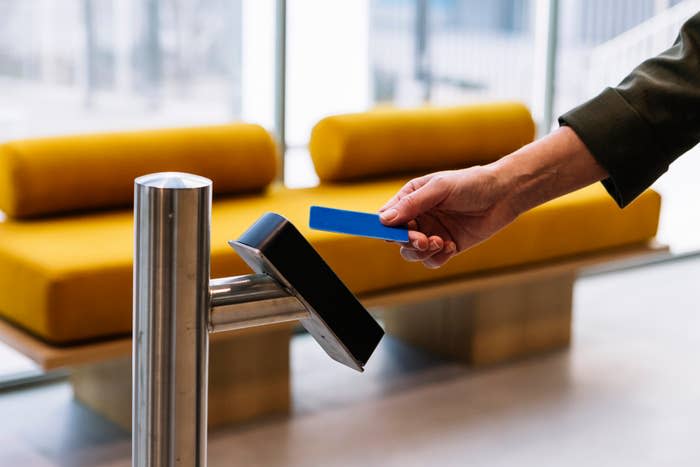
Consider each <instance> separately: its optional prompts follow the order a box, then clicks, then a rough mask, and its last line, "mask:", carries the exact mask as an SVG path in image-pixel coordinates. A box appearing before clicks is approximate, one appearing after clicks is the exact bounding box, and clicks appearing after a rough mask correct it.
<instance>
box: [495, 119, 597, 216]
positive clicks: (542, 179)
mask: <svg viewBox="0 0 700 467" xmlns="http://www.w3.org/2000/svg"><path fill="white" fill-rule="evenodd" d="M487 167H488V168H490V169H491V170H493V173H494V174H495V175H496V176H497V177H498V178H499V179H500V180H502V181H503V183H504V186H506V187H507V190H506V195H505V196H506V199H505V201H506V202H507V203H509V204H510V205H511V207H512V209H513V210H514V211H515V213H516V214H521V213H523V212H525V211H527V210H529V209H531V208H533V207H535V206H538V205H540V204H542V203H545V202H547V201H549V200H551V199H554V198H557V197H559V196H562V195H564V194H566V193H569V192H572V191H574V190H577V189H579V188H583V187H584V186H587V185H590V184H591V183H595V182H597V181H600V180H602V179H604V178H606V177H607V173H606V171H605V170H604V169H603V168H602V167H601V166H600V165H599V164H598V162H596V160H595V159H594V158H593V156H592V155H591V153H590V152H589V151H588V149H587V148H586V146H585V145H584V144H583V142H582V141H581V140H580V139H579V137H578V136H577V135H576V133H574V131H573V130H572V129H571V128H568V127H562V128H559V129H557V130H555V131H554V132H552V133H551V134H549V135H547V136H545V137H544V138H541V139H539V140H537V141H535V142H533V143H530V144H528V145H526V146H523V147H522V148H520V149H519V150H517V151H515V152H514V153H512V154H510V155H508V156H505V157H503V158H501V159H499V160H498V161H496V162H494V163H492V164H489V165H488V166H487Z"/></svg>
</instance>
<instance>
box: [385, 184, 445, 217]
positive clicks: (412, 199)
mask: <svg viewBox="0 0 700 467" xmlns="http://www.w3.org/2000/svg"><path fill="white" fill-rule="evenodd" d="M447 191H448V190H447V187H446V186H445V183H444V180H443V179H442V178H437V177H436V178H433V179H432V180H430V181H429V182H428V183H426V184H425V185H423V186H422V187H420V188H419V189H417V190H416V191H413V192H411V193H409V194H407V195H406V196H404V197H402V198H401V199H400V200H399V201H398V202H397V203H396V204H394V205H393V206H392V207H391V208H389V209H387V210H386V211H384V212H382V213H381V214H380V217H379V218H380V220H381V221H382V223H383V224H387V225H401V224H405V223H407V222H408V221H410V220H412V219H415V218H417V217H418V216H420V215H421V214H423V213H425V212H426V211H428V210H430V209H432V208H434V207H435V206H437V205H438V204H439V203H441V202H442V201H443V200H444V199H445V196H446V195H447Z"/></svg>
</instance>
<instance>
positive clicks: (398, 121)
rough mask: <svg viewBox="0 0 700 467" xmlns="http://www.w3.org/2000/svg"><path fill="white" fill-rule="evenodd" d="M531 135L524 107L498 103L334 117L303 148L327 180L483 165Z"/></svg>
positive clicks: (532, 130)
mask: <svg viewBox="0 0 700 467" xmlns="http://www.w3.org/2000/svg"><path fill="white" fill-rule="evenodd" d="M534 137H535V124H534V122H533V121H532V117H531V116H530V112H529V111H528V109H527V107H525V106H524V105H522V104H520V103H513V102H504V103H493V104H480V105H470V106H462V107H451V108H431V107H426V108H420V109H410V110H400V109H395V110H377V111H372V112H366V113H357V114H347V115H335V116H331V117H327V118H324V119H323V120H321V121H320V122H319V123H318V124H317V125H316V126H315V127H314V129H313V131H312V132H311V141H310V143H309V149H310V152H311V158H312V159H313V163H314V166H315V168H316V172H317V174H318V176H319V178H320V180H321V181H323V182H328V181H343V180H351V179H358V178H362V177H372V176H380V175H389V174H394V173H399V172H417V171H433V170H441V169H448V168H458V167H466V166H470V165H475V164H483V163H487V162H491V161H494V160H496V159H498V158H500V157H501V156H503V155H505V154H508V153H509V152H512V151H514V150H515V149H518V148H519V147H521V146H523V145H525V144H527V143H529V142H531V141H532V140H533V138H534Z"/></svg>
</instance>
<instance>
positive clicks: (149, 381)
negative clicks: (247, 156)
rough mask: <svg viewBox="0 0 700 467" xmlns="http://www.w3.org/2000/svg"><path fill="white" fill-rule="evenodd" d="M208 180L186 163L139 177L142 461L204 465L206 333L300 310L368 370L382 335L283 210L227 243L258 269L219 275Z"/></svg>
mask: <svg viewBox="0 0 700 467" xmlns="http://www.w3.org/2000/svg"><path fill="white" fill-rule="evenodd" d="M211 187H212V182H211V181H210V180H209V179H206V178H203V177H198V176H196V175H190V174H185V173H178V172H165V173H157V174H152V175H146V176H143V177H140V178H138V179H136V181H135V193H134V197H135V205H134V217H135V218H134V220H135V255H134V329H133V342H134V343H133V346H134V352H133V373H134V374H133V376H134V377H133V384H134V387H133V396H132V397H133V404H132V405H133V422H132V423H133V435H132V436H133V439H132V442H133V445H132V446H133V448H132V451H133V452H132V459H133V460H132V463H133V465H134V466H138V467H145V466H149V467H165V466H188V467H189V466H202V467H203V466H205V465H206V450H207V449H206V448H207V367H208V346H209V332H219V331H226V330H231V329H240V328H244V327H251V326H260V325H265V324H271V323H279V322H284V321H294V320H299V322H300V323H301V324H302V325H303V326H304V327H305V328H306V329H307V330H308V331H309V333H310V334H311V335H312V336H313V337H314V338H315V339H316V341H317V342H318V343H319V344H320V345H321V347H323V349H324V350H325V351H326V352H327V353H328V355H329V356H330V357H331V358H333V359H335V360H337V361H339V362H341V363H343V364H345V365H347V366H349V367H351V368H354V369H355V370H359V371H362V369H363V367H364V365H365V363H366V362H367V360H368V359H369V357H370V355H371V354H372V352H373V351H374V349H375V347H376V346H377V345H378V343H379V341H380V339H381V338H382V336H383V334H384V332H383V331H382V329H381V327H380V326H379V325H378V324H377V323H376V321H375V320H374V319H373V318H372V317H371V315H370V314H369V313H368V312H367V310H365V308H364V307H363V306H362V305H361V304H360V302H359V301H358V300H357V299H356V298H355V296H354V295H353V294H352V292H350V291H349V290H348V289H347V287H345V285H344V284H343V283H342V281H341V280H340V279H339V278H338V277H337V276H336V275H335V273H334V272H333V271H332V270H331V269H330V267H328V265H327V264H326V263H325V262H324V261H323V259H322V258H321V256H319V254H318V253H317V252H316V251H315V250H314V249H313V247H312V246H311V245H310V244H309V243H308V242H307V241H306V240H305V239H304V237H303V236H302V235H301V234H300V233H299V231H298V230H297V229H296V228H295V227H294V226H293V225H292V224H291V223H290V222H289V221H288V220H287V219H285V218H284V217H282V216H280V215H278V214H273V213H267V214H265V215H263V216H262V217H261V218H260V219H259V220H258V221H257V222H256V223H255V224H253V225H252V226H251V227H250V228H249V229H248V230H247V231H246V232H245V233H244V234H243V235H242V236H241V237H240V238H239V239H238V240H236V241H231V242H229V244H230V245H231V247H233V249H234V250H235V251H236V252H237V253H238V255H239V256H240V257H241V258H242V259H243V260H244V261H245V262H246V263H247V264H248V265H249V266H250V267H251V268H252V269H253V271H254V272H255V273H254V274H249V275H244V276H235V277H228V278H223V279H210V277H209V275H210V264H209V263H210V228H211Z"/></svg>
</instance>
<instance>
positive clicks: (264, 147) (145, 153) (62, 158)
mask: <svg viewBox="0 0 700 467" xmlns="http://www.w3.org/2000/svg"><path fill="white" fill-rule="evenodd" d="M276 170H277V150H276V147H275V143H274V141H273V139H272V137H271V136H270V134H269V133H268V132H267V131H266V130H265V129H264V128H262V127H261V126H258V125H251V124H244V123H240V124H231V125H221V126H210V127H200V128H179V129H168V130H150V131H139V132H129V133H105V134H94V135H81V136H67V137H56V138H42V139H32V140H24V141H13V142H9V143H5V144H3V145H2V146H0V210H2V211H4V212H5V213H6V214H7V215H8V216H10V217H14V218H24V217H35V216H40V215H45V214H52V213H58V212H65V211H75V210H83V209H94V208H107V207H120V206H129V205H130V204H131V203H132V200H133V196H134V194H133V192H134V188H133V185H134V179H135V178H136V177H138V176H141V175H145V174H148V173H153V172H164V171H179V172H190V173H194V174H197V175H201V176H204V177H207V178H210V179H212V180H213V181H214V186H213V189H214V193H215V194H233V193H241V192H248V191H254V190H260V189H262V188H264V187H266V186H267V185H268V184H269V183H270V182H271V181H272V180H273V179H274V177H275V173H276Z"/></svg>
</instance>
